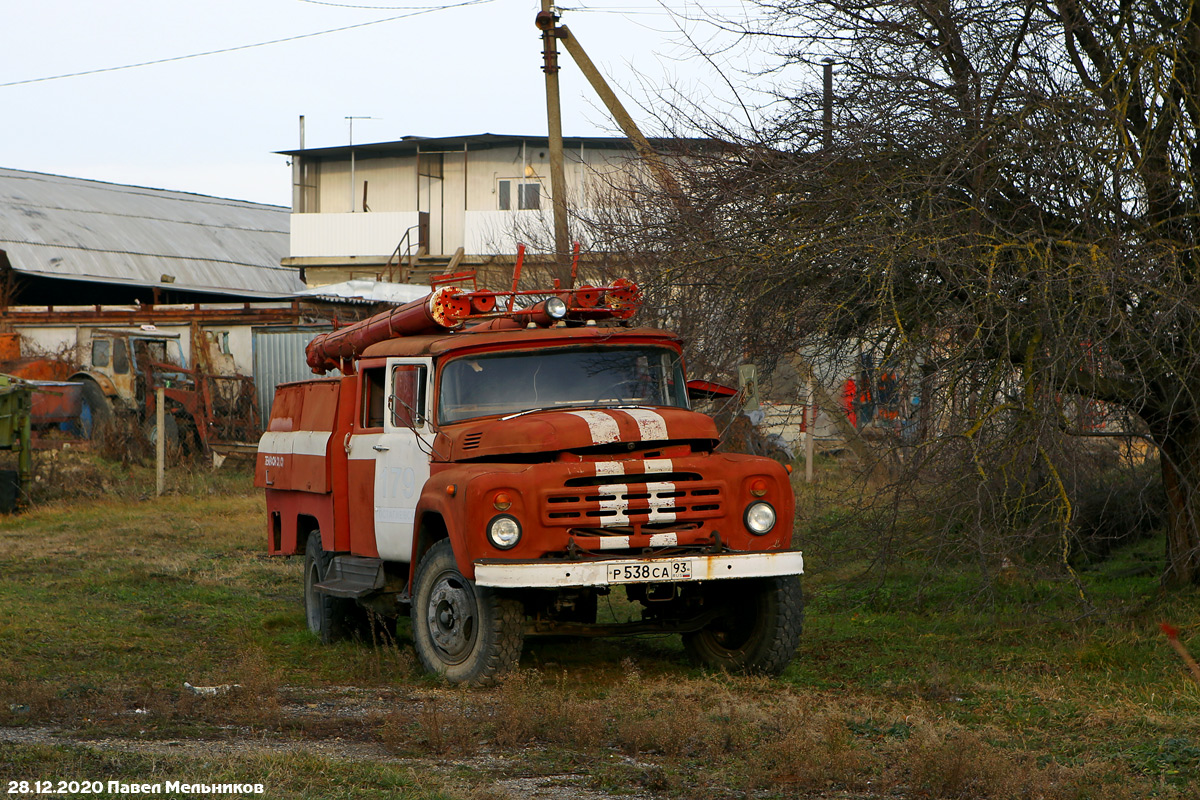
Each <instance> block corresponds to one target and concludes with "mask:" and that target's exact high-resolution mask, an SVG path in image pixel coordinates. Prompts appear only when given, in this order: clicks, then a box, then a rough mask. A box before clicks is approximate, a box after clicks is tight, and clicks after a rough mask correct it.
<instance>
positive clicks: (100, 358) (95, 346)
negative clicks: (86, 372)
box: [92, 339, 112, 367]
mask: <svg viewBox="0 0 1200 800" xmlns="http://www.w3.org/2000/svg"><path fill="white" fill-rule="evenodd" d="M111 356H112V342H111V341H109V340H108V339H92V366H93V367H107V366H108V359H109V358H110V357H111Z"/></svg>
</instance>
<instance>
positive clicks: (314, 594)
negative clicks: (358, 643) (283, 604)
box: [304, 531, 358, 644]
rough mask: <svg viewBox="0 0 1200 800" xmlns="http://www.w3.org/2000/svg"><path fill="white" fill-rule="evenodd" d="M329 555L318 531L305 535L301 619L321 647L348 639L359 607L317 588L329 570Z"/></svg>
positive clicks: (352, 630) (352, 602)
mask: <svg viewBox="0 0 1200 800" xmlns="http://www.w3.org/2000/svg"><path fill="white" fill-rule="evenodd" d="M332 560H333V558H332V555H331V554H330V553H327V552H325V551H324V550H323V549H322V548H321V532H320V531H313V532H312V533H310V534H309V535H308V542H307V543H306V544H305V547H304V616H305V618H306V619H307V620H308V629H309V631H311V632H312V633H315V634H316V635H317V636H318V637H319V638H320V639H321V642H322V643H324V644H330V643H332V642H336V641H339V640H341V639H348V638H350V636H351V634H353V632H354V618H355V616H356V615H357V613H358V605H357V604H356V603H355V602H354V601H353V600H348V599H346V598H344V597H333V596H331V595H327V594H325V593H324V592H319V591H317V589H316V584H318V583H320V582H321V581H322V580H323V579H324V578H325V573H326V572H328V571H329V562H330V561H332Z"/></svg>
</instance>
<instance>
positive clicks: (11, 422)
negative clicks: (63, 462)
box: [0, 374, 33, 512]
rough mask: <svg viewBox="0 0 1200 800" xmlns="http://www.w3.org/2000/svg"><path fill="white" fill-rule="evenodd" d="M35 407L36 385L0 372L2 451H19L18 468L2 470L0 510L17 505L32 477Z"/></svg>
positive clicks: (0, 471) (0, 441)
mask: <svg viewBox="0 0 1200 800" xmlns="http://www.w3.org/2000/svg"><path fill="white" fill-rule="evenodd" d="M32 408H33V386H31V385H30V384H28V383H26V382H25V381H23V380H21V379H20V378H15V377H13V376H12V375H3V374H0V450H12V451H14V452H16V453H17V469H16V470H15V471H14V470H0V512H9V511H13V510H14V509H15V508H16V506H17V504H18V503H19V502H20V500H21V498H22V497H23V496H24V495H25V494H26V492H27V491H28V489H29V481H30V480H31V479H32V477H33V435H32V429H31V427H30V419H31V416H30V412H31V411H32Z"/></svg>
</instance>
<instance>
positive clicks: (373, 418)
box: [361, 367, 386, 428]
mask: <svg viewBox="0 0 1200 800" xmlns="http://www.w3.org/2000/svg"><path fill="white" fill-rule="evenodd" d="M385 374H386V373H385V372H384V368H383V367H371V368H370V369H364V370H363V371H362V390H363V398H362V421H361V424H362V426H363V427H364V428H382V427H383V418H384V411H383V410H384V402H383V401H384V389H383V378H384V375H385Z"/></svg>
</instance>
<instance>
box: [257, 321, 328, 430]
mask: <svg viewBox="0 0 1200 800" xmlns="http://www.w3.org/2000/svg"><path fill="white" fill-rule="evenodd" d="M328 330H332V326H330V325H274V326H269V327H263V328H255V329H254V385H255V388H256V389H257V390H258V410H259V416H260V418H261V419H262V427H263V429H264V430H266V427H267V422H268V421H269V420H270V419H271V404H272V403H273V402H274V400H275V386H276V385H278V384H280V383H288V382H289V381H302V380H307V379H309V378H314V377H316V376H315V375H313V371H312V369H310V368H309V366H308V362H307V361H305V360H304V348H305V347H306V346H307V345H308V343H309V342H310V341H312V338H313V337H314V336H316V335H317V334H318V333H322V332H324V331H328Z"/></svg>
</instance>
